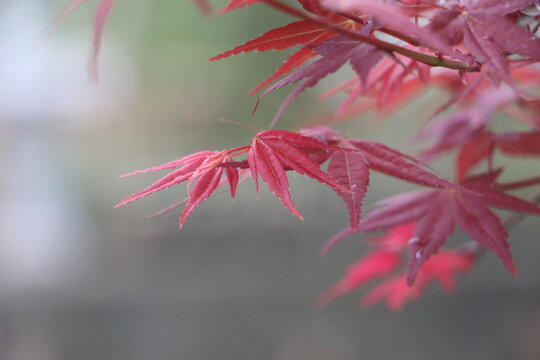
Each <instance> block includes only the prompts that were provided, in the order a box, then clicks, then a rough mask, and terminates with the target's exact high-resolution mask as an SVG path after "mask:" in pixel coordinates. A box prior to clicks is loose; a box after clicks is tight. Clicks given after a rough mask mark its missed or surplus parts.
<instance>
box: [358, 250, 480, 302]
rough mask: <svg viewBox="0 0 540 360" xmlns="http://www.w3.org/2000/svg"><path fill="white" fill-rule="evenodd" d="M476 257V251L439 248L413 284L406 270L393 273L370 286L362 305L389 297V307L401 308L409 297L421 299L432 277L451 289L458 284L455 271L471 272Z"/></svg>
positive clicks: (445, 289) (443, 286) (446, 288)
mask: <svg viewBox="0 0 540 360" xmlns="http://www.w3.org/2000/svg"><path fill="white" fill-rule="evenodd" d="M475 261H476V254H474V253H473V252H469V251H466V250H457V251H456V250H443V251H440V252H439V253H437V254H436V255H434V256H433V257H432V258H431V259H429V260H428V261H426V263H425V264H424V266H423V267H422V269H421V270H420V273H419V274H418V279H417V280H416V282H415V283H414V284H413V285H412V286H407V280H406V279H407V275H406V274H400V275H397V276H394V277H392V278H389V279H387V280H384V281H383V282H382V283H381V284H379V285H377V286H376V287H374V288H373V289H371V290H370V291H369V292H368V293H367V294H366V295H365V296H364V297H363V298H362V300H361V305H362V306H363V307H366V308H368V307H371V306H373V305H375V304H376V303H378V302H380V301H383V300H384V299H386V304H387V307H388V309H389V310H391V311H399V310H401V309H402V308H403V306H404V305H405V303H406V302H407V301H411V300H416V299H418V298H419V297H420V296H421V295H422V292H423V291H424V290H425V288H426V287H427V286H428V285H429V283H430V282H432V281H433V280H435V281H437V282H438V283H439V284H440V285H441V287H442V288H443V290H444V291H445V292H447V293H448V292H452V291H454V290H455V288H456V282H455V279H454V274H455V273H456V272H468V271H469V270H470V268H471V267H472V265H473V264H474V262H475Z"/></svg>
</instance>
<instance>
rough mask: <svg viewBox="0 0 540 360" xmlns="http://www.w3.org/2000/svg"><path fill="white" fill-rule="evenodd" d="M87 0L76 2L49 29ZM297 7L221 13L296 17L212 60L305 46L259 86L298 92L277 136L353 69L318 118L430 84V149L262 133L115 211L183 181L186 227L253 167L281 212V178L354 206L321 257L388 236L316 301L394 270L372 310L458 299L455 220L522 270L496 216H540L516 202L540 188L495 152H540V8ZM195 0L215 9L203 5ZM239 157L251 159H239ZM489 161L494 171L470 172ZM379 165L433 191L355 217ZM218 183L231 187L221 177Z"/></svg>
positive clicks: (195, 162)
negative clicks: (340, 96) (370, 237)
mask: <svg viewBox="0 0 540 360" xmlns="http://www.w3.org/2000/svg"><path fill="white" fill-rule="evenodd" d="M85 2H86V1H84V0H73V1H72V2H71V3H70V4H69V5H68V7H67V8H66V9H65V10H64V12H63V13H62V14H61V15H60V16H59V18H58V20H57V21H56V22H55V23H53V25H52V26H51V28H50V30H52V29H54V28H55V27H56V26H57V25H58V24H59V22H61V21H62V20H63V19H64V18H65V17H66V16H68V15H69V14H70V13H71V12H73V11H74V10H75V9H76V8H77V7H79V6H80V5H82V4H83V3H85ZM113 2H114V0H100V1H99V2H98V9H97V11H96V17H95V25H94V29H95V31H94V46H93V49H94V50H93V52H92V54H93V55H92V63H95V59H97V56H98V54H99V48H100V42H101V36H102V31H103V28H104V24H105V19H106V18H107V15H108V14H109V11H110V8H111V5H112V4H113ZM297 2H298V4H297V5H298V6H291V5H290V4H286V3H285V2H280V1H278V0H231V1H230V2H229V4H228V5H227V6H226V7H225V9H223V10H221V12H227V11H232V10H236V9H239V8H241V7H244V6H247V5H251V4H254V3H261V4H260V5H262V4H264V5H268V6H270V7H273V8H275V9H277V10H278V11H281V12H283V13H285V14H288V15H291V16H293V17H294V18H295V21H294V22H292V23H289V24H286V25H284V26H281V27H278V28H276V29H271V30H269V31H267V32H266V33H264V34H263V35H261V36H259V37H256V38H255V39H253V40H251V41H248V42H247V43H245V44H243V45H240V46H238V47H236V48H234V49H232V50H229V51H226V52H224V53H222V54H221V55H217V56H215V57H213V58H212V59H210V60H219V59H223V58H226V57H228V56H231V55H235V54H239V53H244V52H250V51H268V50H284V49H289V48H293V47H299V49H297V50H296V51H295V52H293V53H292V55H290V56H289V57H288V59H287V60H286V61H285V62H284V64H283V65H282V66H281V67H280V68H279V69H278V70H277V71H276V72H275V73H274V74H273V75H271V76H270V77H269V78H268V79H267V80H265V81H263V82H262V83H261V84H260V85H258V86H256V87H255V89H253V90H252V93H255V92H257V91H259V90H261V89H262V88H263V87H265V86H269V87H268V88H267V89H266V90H265V91H264V92H263V93H262V95H261V96H260V97H259V101H260V100H261V98H262V97H263V96H264V95H266V94H268V93H269V92H271V91H273V90H275V89H279V88H282V87H285V86H287V85H292V84H298V85H297V87H296V88H295V89H294V90H293V91H292V92H291V93H290V95H289V96H288V97H287V98H286V100H285V101H284V102H283V105H282V106H281V107H280V109H279V110H278V111H277V114H276V116H275V118H274V120H273V121H272V123H271V125H270V127H272V126H273V125H274V124H276V122H277V120H278V119H279V117H280V116H281V115H282V114H283V113H284V112H285V110H286V108H287V106H288V105H289V103H290V102H291V101H293V99H294V98H295V97H296V96H297V95H298V94H300V93H301V92H303V91H304V90H306V89H308V88H310V87H313V86H315V85H316V84H317V83H318V82H319V81H320V80H321V79H323V78H325V77H327V76H329V75H330V74H332V73H334V72H336V71H338V70H339V69H340V68H342V67H343V66H344V65H346V64H349V65H350V66H351V68H352V70H353V71H354V77H353V78H352V79H351V80H349V81H347V82H345V83H344V84H343V85H341V86H339V87H337V88H335V89H332V90H330V91H329V92H328V93H327V94H326V95H325V96H324V97H327V96H330V95H334V94H337V93H340V92H346V94H347V97H346V100H345V102H344V103H343V105H342V106H341V107H340V108H339V109H338V111H337V112H335V113H333V114H329V115H326V116H324V117H323V119H324V121H325V122H326V123H327V124H330V123H334V122H336V121H342V120H345V119H348V118H352V117H354V116H355V115H357V114H359V113H361V112H363V111H366V109H370V108H372V107H373V105H378V110H380V112H381V113H387V112H388V110H395V109H396V108H398V107H399V106H400V105H402V104H404V103H405V102H407V101H409V100H410V99H411V98H413V97H414V96H417V95H418V94H419V93H420V92H422V91H425V90H426V89H428V88H439V89H440V90H443V91H445V92H446V93H448V94H449V97H448V99H447V100H446V101H441V103H440V104H439V107H438V109H437V110H436V111H435V112H434V113H433V114H425V115H422V116H424V117H425V118H426V120H427V121H430V122H432V123H426V125H425V126H423V127H422V129H419V131H418V134H417V136H416V137H415V139H416V140H431V141H432V142H431V143H430V145H428V146H427V147H426V148H424V149H423V150H422V151H420V152H419V153H417V154H416V156H412V155H406V154H404V153H402V152H399V151H397V150H395V149H392V148H390V147H388V146H386V145H383V144H380V143H376V142H373V141H370V140H366V139H349V138H346V137H343V136H341V135H340V134H339V133H337V132H336V131H333V130H331V129H329V128H326V127H316V128H310V129H304V130H301V131H300V132H298V133H295V132H290V131H285V130H268V131H262V132H259V133H258V134H256V135H255V136H254V138H253V139H252V141H251V145H246V146H242V147H238V148H235V149H226V150H223V151H202V152H198V153H195V154H193V155H189V156H186V157H183V158H181V159H179V160H176V161H172V162H170V163H166V164H164V165H161V166H158V167H154V168H150V169H147V170H143V171H156V170H163V169H169V170H172V171H171V172H170V173H169V174H168V175H166V176H164V177H163V178H161V179H160V180H158V181H157V182H155V183H154V184H153V185H151V186H149V187H148V188H146V189H144V190H142V191H140V192H138V193H136V194H134V195H132V196H130V197H128V198H127V199H125V200H124V201H122V202H121V203H119V204H118V206H120V205H124V204H127V203H129V202H132V201H134V200H137V199H139V198H141V197H144V196H147V195H149V194H151V193H154V192H157V191H160V190H162V189H165V188H167V187H170V186H172V185H176V184H179V183H182V182H185V181H186V182H188V199H187V200H186V201H185V204H186V207H185V209H184V211H183V213H182V215H181V217H180V224H181V225H182V224H183V223H184V222H185V220H186V218H187V217H188V216H189V215H190V214H191V212H192V210H193V209H194V208H195V207H197V206H198V205H199V204H201V202H202V201H203V200H205V199H207V198H208V197H209V196H210V194H211V193H212V192H213V191H214V190H215V189H216V188H218V187H219V186H221V185H224V184H227V183H228V184H229V187H230V190H231V195H232V196H233V197H234V193H235V190H236V187H237V185H238V183H239V172H245V173H246V174H247V176H251V177H252V178H253V180H254V182H255V187H256V188H257V190H258V186H259V176H260V178H261V179H262V181H264V182H265V183H266V184H267V185H268V187H269V189H270V190H271V191H272V192H274V193H275V194H276V196H277V197H278V198H279V199H280V200H281V201H282V203H283V204H284V206H285V207H286V208H287V209H288V210H289V211H290V212H291V213H292V214H294V215H295V216H297V217H299V218H301V214H300V212H299V211H298V210H297V209H296V207H295V205H294V204H293V202H292V200H291V195H290V193H289V182H288V178H287V171H295V172H298V173H300V174H303V175H308V176H309V177H311V178H312V179H315V180H317V181H319V182H321V183H323V184H325V185H328V186H329V187H330V188H331V189H333V190H334V191H335V192H336V193H337V195H338V196H339V197H340V198H341V199H342V200H343V202H344V203H345V205H346V207H347V209H348V213H349V227H348V228H346V229H345V230H343V231H341V232H340V233H339V234H337V235H336V236H335V237H334V238H332V239H331V240H330V241H329V243H328V244H327V246H325V248H324V249H323V251H322V252H323V253H324V252H326V251H327V250H328V249H329V248H330V247H331V246H332V245H334V244H335V243H337V242H338V241H339V240H340V239H342V238H344V237H346V236H351V235H354V234H356V233H358V232H371V231H374V230H386V231H389V232H387V235H385V236H383V237H381V238H378V239H377V241H371V245H372V246H373V247H374V248H375V249H374V250H373V252H372V253H370V254H368V255H367V256H365V257H363V258H362V259H360V260H359V261H358V262H357V263H356V264H354V265H353V266H351V267H350V269H349V271H348V272H347V274H346V276H345V277H344V279H343V280H342V281H340V282H339V283H338V284H337V285H335V286H334V287H332V288H331V289H330V290H329V291H328V292H326V293H324V294H323V295H321V297H319V302H320V303H326V302H328V301H329V300H331V299H332V298H334V297H336V296H338V295H341V294H344V293H347V292H350V291H353V290H356V289H357V288H359V287H361V286H363V285H364V284H365V283H367V282H368V281H371V280H373V279H375V278H379V277H384V276H387V275H390V274H391V273H394V272H398V273H397V274H394V276H393V277H391V278H388V279H386V280H384V281H383V282H382V283H381V284H380V285H378V286H377V287H375V288H374V289H372V290H371V291H370V292H369V293H368V294H367V295H366V296H365V298H364V299H363V300H362V303H363V304H364V305H368V306H369V305H372V304H374V303H376V302H378V301H381V300H383V299H386V300H387V303H388V306H389V308H391V309H394V310H396V309H399V308H401V307H402V306H403V304H404V303H405V302H406V301H407V300H410V299H414V298H417V297H418V296H420V294H421V293H422V291H423V289H424V288H425V286H426V285H427V284H428V283H429V282H431V281H432V280H436V281H438V282H439V283H440V284H441V286H442V287H443V289H445V290H447V291H449V290H452V289H453V288H454V287H455V283H454V279H453V274H454V273H455V272H464V271H467V270H469V268H470V267H471V266H472V264H473V262H474V259H475V258H476V256H477V254H478V253H479V252H480V251H476V250H475V251H471V250H470V249H469V248H464V249H458V250H442V249H441V247H442V246H443V245H444V244H445V243H446V241H447V239H448V238H449V237H450V236H451V235H452V233H453V231H454V227H455V224H457V225H458V226H459V227H460V228H461V230H462V231H463V232H465V233H466V234H468V236H469V237H470V238H471V239H472V241H474V242H475V247H474V248H475V249H477V250H478V249H483V248H486V249H488V250H491V251H492V252H494V253H495V254H497V255H498V257H499V258H500V259H501V260H502V262H503V263H504V264H505V265H506V267H507V268H508V270H509V272H510V273H512V274H514V275H515V274H516V273H517V269H516V266H515V265H514V261H513V258H512V255H511V253H510V246H509V243H508V241H507V238H508V234H507V231H506V230H505V227H504V223H503V222H501V220H500V219H499V217H498V216H497V215H496V214H495V213H494V212H493V211H492V210H491V208H499V209H504V210H509V211H513V212H525V213H529V214H534V215H540V208H538V207H537V206H536V205H534V204H533V203H530V202H527V201H525V200H521V199H519V198H517V197H514V196H512V195H510V194H509V193H508V192H509V191H511V190H514V189H518V188H522V187H527V186H533V185H536V184H538V183H540V177H539V176H538V174H533V175H534V176H533V177H531V178H528V179H518V180H516V181H513V182H512V183H506V184H505V183H501V182H499V180H498V179H499V177H500V176H501V174H502V172H503V170H502V169H503V168H502V167H498V168H496V167H495V159H494V157H493V155H494V153H495V152H496V151H499V152H500V153H501V154H503V155H508V156H512V157H518V156H519V157H529V156H537V155H540V100H538V98H536V97H535V95H534V94H535V93H537V92H538V85H539V84H540V69H539V65H538V62H539V61H540V40H539V39H538V36H537V34H538V21H539V12H538V5H539V3H538V1H537V0H506V1H495V0H468V1H464V0H448V1H444V2H440V1H435V0H426V1H422V2H417V1H410V0H402V1H393V2H386V1H376V0H350V1H341V0H298V1H297ZM195 3H196V4H197V5H198V6H199V7H200V8H201V9H204V11H205V12H209V11H210V6H209V5H210V4H209V1H207V0H195ZM48 32H50V31H48ZM381 35H384V36H381ZM306 63H307V64H306ZM304 64H306V65H305V66H303V67H301V66H302V65H304ZM92 68H93V69H95V67H92ZM274 81H275V82H274ZM272 82H274V83H273V84H272ZM501 113H502V114H505V116H507V117H508V116H509V117H510V118H512V119H514V120H517V122H518V126H517V127H516V129H515V130H511V131H508V130H507V131H505V132H497V131H495V129H494V127H493V123H492V120H493V118H494V117H495V116H496V115H497V114H501ZM436 118H438V119H437V121H435V119H436ZM406 127H407V125H403V128H406ZM523 127H525V129H523ZM447 154H452V155H453V156H455V173H456V175H455V181H453V182H452V181H449V180H446V179H444V178H443V177H441V176H439V175H438V174H436V173H434V172H433V171H432V170H430V168H429V167H427V166H426V165H425V163H424V162H425V161H434V160H436V159H438V158H439V157H440V156H442V155H447ZM242 155H244V158H238V157H240V156H242ZM503 159H505V158H503ZM327 161H328V163H329V165H328V170H327V171H324V170H323V169H322V168H321V166H322V165H323V164H324V163H325V162H327ZM497 161H499V160H497ZM482 164H485V165H486V170H484V171H481V172H480V173H476V174H474V173H473V171H474V170H475V168H477V167H479V166H480V165H482ZM497 166H500V165H499V164H497ZM373 170H374V171H378V172H381V173H383V174H386V175H388V176H392V177H394V178H397V179H400V180H404V181H408V182H412V183H414V184H417V185H420V186H423V187H427V188H426V189H422V190H419V191H415V192H412V193H407V194H398V195H396V196H393V197H391V198H389V199H386V200H383V201H381V202H379V203H378V204H377V205H376V207H375V208H374V209H373V210H372V211H371V212H369V213H368V214H367V215H364V216H363V217H362V218H361V210H362V204H363V202H364V197H365V194H366V191H367V188H368V185H369V172H370V171H373ZM223 174H225V176H226V179H223V180H222V177H223ZM191 185H193V186H192V187H191ZM403 253H407V254H409V258H410V260H409V261H408V270H404V262H403V261H402V254H403Z"/></svg>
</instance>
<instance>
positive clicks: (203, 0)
mask: <svg viewBox="0 0 540 360" xmlns="http://www.w3.org/2000/svg"><path fill="white" fill-rule="evenodd" d="M192 1H193V2H194V3H195V5H197V7H198V8H199V10H200V11H201V12H202V13H203V14H204V15H207V16H209V15H210V14H211V13H212V5H211V4H210V1H209V0H192Z"/></svg>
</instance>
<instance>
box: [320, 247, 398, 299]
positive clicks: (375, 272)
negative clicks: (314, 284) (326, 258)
mask: <svg viewBox="0 0 540 360" xmlns="http://www.w3.org/2000/svg"><path fill="white" fill-rule="evenodd" d="M400 262H401V255H400V254H399V253H397V252H394V251H385V250H379V251H374V252H371V253H369V254H367V255H366V256H364V257H363V258H361V259H360V260H358V261H357V262H356V263H354V264H352V265H350V266H349V267H348V269H347V272H346V274H345V276H344V277H343V278H342V279H341V280H340V281H339V282H338V283H337V284H335V285H334V286H332V287H331V288H329V289H328V290H326V291H325V292H323V293H322V294H320V295H319V296H317V298H316V299H315V303H316V304H317V305H318V306H324V305H326V304H328V303H329V302H330V301H332V300H334V299H335V298H337V297H338V296H341V295H344V294H346V293H349V292H352V291H355V290H357V289H359V288H360V287H362V286H363V285H365V284H366V283H367V282H369V281H372V280H375V279H377V278H380V277H383V276H385V275H388V274H390V273H391V272H392V271H394V270H395V269H396V268H397V267H398V266H399V264H400Z"/></svg>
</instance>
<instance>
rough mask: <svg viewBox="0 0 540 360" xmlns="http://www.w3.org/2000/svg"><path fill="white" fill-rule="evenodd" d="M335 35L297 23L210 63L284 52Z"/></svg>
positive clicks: (314, 26) (274, 31)
mask: <svg viewBox="0 0 540 360" xmlns="http://www.w3.org/2000/svg"><path fill="white" fill-rule="evenodd" d="M335 35H336V34H335V33H332V32H330V31H328V29H326V28H324V27H322V26H321V25H319V24H315V23H313V22H311V21H307V20H303V21H297V22H293V23H290V24H287V25H285V26H283V27H280V28H276V29H272V30H270V31H267V32H265V33H264V34H262V35H261V36H259V37H257V38H255V39H253V40H250V41H248V42H246V43H245V44H243V45H240V46H237V47H235V48H234V49H232V50H229V51H226V52H224V53H222V54H220V55H217V56H214V57H213V58H211V59H210V61H215V60H221V59H224V58H226V57H229V56H232V55H236V54H239V53H245V52H249V51H268V50H284V49H288V48H291V47H294V46H297V45H304V44H316V43H318V42H321V41H323V40H325V39H327V38H329V37H333V36H335Z"/></svg>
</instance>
